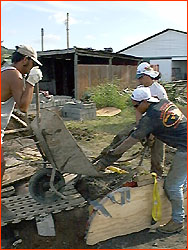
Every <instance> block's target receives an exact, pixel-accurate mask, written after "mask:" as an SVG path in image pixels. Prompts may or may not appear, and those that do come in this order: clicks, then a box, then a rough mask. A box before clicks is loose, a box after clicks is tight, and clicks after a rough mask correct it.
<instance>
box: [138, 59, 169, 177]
mask: <svg viewBox="0 0 188 250" xmlns="http://www.w3.org/2000/svg"><path fill="white" fill-rule="evenodd" d="M136 78H137V79H138V81H139V83H140V84H141V85H140V86H144V87H149V88H150V91H151V96H154V97H157V98H158V99H159V100H160V99H164V98H165V99H168V96H167V93H166V90H165V89H164V87H163V86H162V85H160V84H159V83H158V81H157V80H158V79H159V78H160V73H159V72H158V71H155V70H153V68H152V67H151V65H150V64H149V63H147V62H142V63H141V64H139V65H138V67H137V72H136ZM141 115H142V114H141V113H140V112H139V111H138V110H136V120H137V123H138V121H139V119H140V118H141ZM149 141H150V142H152V143H151V172H156V173H157V175H158V176H161V175H162V173H163V168H164V158H165V145H164V143H162V142H161V141H160V140H158V139H157V138H154V137H153V136H152V135H150V137H149Z"/></svg>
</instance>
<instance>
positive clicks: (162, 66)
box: [150, 59, 172, 82]
mask: <svg viewBox="0 0 188 250" xmlns="http://www.w3.org/2000/svg"><path fill="white" fill-rule="evenodd" d="M150 64H152V65H159V72H161V74H162V77H161V80H162V81H165V82H169V81H171V77H172V61H171V60H170V59H161V60H150Z"/></svg>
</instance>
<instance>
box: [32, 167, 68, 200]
mask: <svg viewBox="0 0 188 250" xmlns="http://www.w3.org/2000/svg"><path fill="white" fill-rule="evenodd" d="M51 174H52V169H51V168H43V169H40V170H39V171H37V172H36V173H35V174H34V175H33V176H32V177H31V178H30V181H29V192H30V194H31V196H32V197H33V198H34V199H35V200H36V201H38V202H39V203H43V204H52V203H54V202H55V201H57V200H59V199H61V197H60V196H59V195H58V194H56V193H55V192H54V191H53V190H51V187H50V178H51ZM53 185H54V187H55V189H56V190H57V191H58V192H60V193H62V192H63V190H64V187H65V180H64V177H63V176H62V175H61V173H60V172H58V171H56V174H55V178H54V183H53Z"/></svg>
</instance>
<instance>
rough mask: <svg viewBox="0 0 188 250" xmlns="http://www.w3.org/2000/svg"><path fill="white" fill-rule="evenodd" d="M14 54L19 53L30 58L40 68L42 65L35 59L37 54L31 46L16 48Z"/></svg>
mask: <svg viewBox="0 0 188 250" xmlns="http://www.w3.org/2000/svg"><path fill="white" fill-rule="evenodd" d="M16 52H19V53H20V54H22V55H24V56H28V57H30V58H31V59H32V60H33V61H34V62H36V64H38V65H39V66H42V63H40V62H39V61H38V59H37V52H36V51H35V50H34V49H33V48H32V47H31V46H28V45H19V46H16Z"/></svg>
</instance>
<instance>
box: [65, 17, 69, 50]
mask: <svg viewBox="0 0 188 250" xmlns="http://www.w3.org/2000/svg"><path fill="white" fill-rule="evenodd" d="M65 24H66V31H67V49H69V13H67V19H66V21H65Z"/></svg>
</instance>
